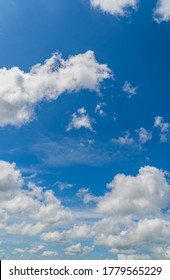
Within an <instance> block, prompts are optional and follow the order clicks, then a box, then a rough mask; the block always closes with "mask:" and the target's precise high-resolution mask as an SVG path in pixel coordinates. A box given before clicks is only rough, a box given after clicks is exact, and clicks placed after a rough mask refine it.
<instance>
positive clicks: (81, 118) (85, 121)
mask: <svg viewBox="0 0 170 280" xmlns="http://www.w3.org/2000/svg"><path fill="white" fill-rule="evenodd" d="M82 127H84V128H86V129H89V130H91V131H92V130H93V128H92V120H91V119H90V117H89V115H88V114H87V112H86V110H85V108H84V107H83V108H80V109H78V110H77V112H76V113H74V114H73V115H72V120H71V121H70V123H69V124H68V126H67V129H66V130H67V131H70V130H72V129H76V130H77V129H80V128H82Z"/></svg>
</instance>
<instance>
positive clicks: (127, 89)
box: [122, 81, 138, 98]
mask: <svg viewBox="0 0 170 280" xmlns="http://www.w3.org/2000/svg"><path fill="white" fill-rule="evenodd" d="M137 89H138V87H133V86H132V85H131V83H130V82H128V81H125V83H124V85H123V87H122V90H123V91H124V92H126V93H127V95H128V98H131V97H132V96H134V95H136V94H137V92H136V91H137Z"/></svg>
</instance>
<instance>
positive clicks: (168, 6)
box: [153, 0, 170, 23]
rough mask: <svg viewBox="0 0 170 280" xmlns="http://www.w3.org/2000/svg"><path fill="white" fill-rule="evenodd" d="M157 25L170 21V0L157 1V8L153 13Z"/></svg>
mask: <svg viewBox="0 0 170 280" xmlns="http://www.w3.org/2000/svg"><path fill="white" fill-rule="evenodd" d="M153 16H154V19H155V21H156V22H157V23H161V22H162V21H169V20H170V2H169V0H157V5H156V8H155V9H154V13H153Z"/></svg>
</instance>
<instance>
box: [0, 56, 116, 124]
mask: <svg viewBox="0 0 170 280" xmlns="http://www.w3.org/2000/svg"><path fill="white" fill-rule="evenodd" d="M110 77H111V71H110V69H109V68H108V66H107V65H106V64H99V63H98V62H97V61H96V59H95V56H94V53H93V52H92V51H87V52H85V53H83V54H79V55H75V56H71V57H69V58H68V59H67V60H64V59H63V58H62V56H61V55H60V54H58V53H56V54H53V55H52V56H51V58H49V59H47V60H46V61H45V62H44V63H43V64H37V65H35V66H33V67H32V68H31V70H30V72H28V73H25V72H24V71H22V70H21V69H19V68H18V67H13V68H11V69H7V68H1V69H0V84H1V88H0V126H1V127H2V126H5V125H8V124H10V125H16V126H20V125H22V124H24V123H27V122H29V121H30V120H32V118H33V115H34V108H35V106H36V104H37V103H38V102H40V101H42V100H47V101H50V100H55V99H57V98H58V97H59V96H60V95H61V94H62V93H66V92H68V93H71V92H77V91H79V90H81V89H88V90H91V91H98V90H99V87H100V84H101V82H102V81H103V80H104V79H107V78H110Z"/></svg>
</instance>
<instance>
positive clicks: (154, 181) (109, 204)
mask: <svg viewBox="0 0 170 280" xmlns="http://www.w3.org/2000/svg"><path fill="white" fill-rule="evenodd" d="M108 187H109V188H110V189H111V191H110V192H107V193H106V194H105V195H104V196H103V197H100V200H99V202H98V204H97V210H98V211H99V212H100V213H103V214H112V215H133V214H135V215H139V216H143V215H150V214H152V215H157V214H159V213H160V211H161V209H163V208H166V207H168V205H169V202H170V185H169V184H168V182H167V181H166V179H165V173H164V172H163V171H162V170H159V169H157V168H155V167H151V166H145V167H143V168H140V169H139V174H138V175H137V176H126V175H124V174H118V175H116V176H115V177H114V179H113V181H112V182H111V183H110V184H108Z"/></svg>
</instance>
